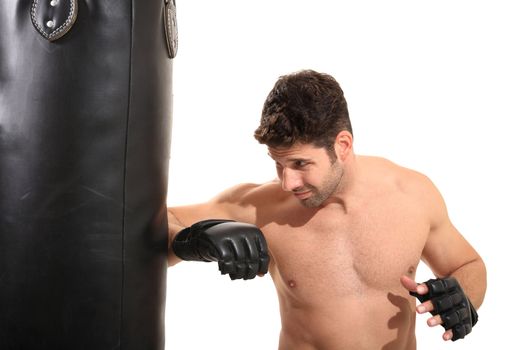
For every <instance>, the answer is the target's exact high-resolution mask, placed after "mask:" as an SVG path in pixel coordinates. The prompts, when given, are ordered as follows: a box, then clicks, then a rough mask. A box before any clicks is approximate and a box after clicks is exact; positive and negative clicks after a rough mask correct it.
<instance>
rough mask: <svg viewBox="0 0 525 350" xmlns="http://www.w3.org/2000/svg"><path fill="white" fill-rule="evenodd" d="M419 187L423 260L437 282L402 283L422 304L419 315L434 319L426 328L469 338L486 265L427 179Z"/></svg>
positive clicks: (447, 336) (449, 336) (482, 292)
mask: <svg viewBox="0 0 525 350" xmlns="http://www.w3.org/2000/svg"><path fill="white" fill-rule="evenodd" d="M422 184H423V186H422V188H423V191H421V193H423V201H424V203H426V207H427V210H428V213H429V219H430V230H429V233H428V237H427V240H426V243H425V247H424V249H423V252H422V260H423V261H424V262H425V263H426V264H427V265H428V266H429V267H430V268H431V270H432V271H433V272H434V274H435V275H436V277H437V278H438V279H439V280H438V281H435V280H430V281H427V283H424V284H420V285H417V284H416V282H415V281H413V280H411V279H410V278H409V277H407V276H403V277H402V278H401V283H402V284H403V285H404V286H405V288H407V290H409V291H410V292H411V294H412V295H413V296H417V297H418V299H420V300H421V301H422V303H421V305H419V306H418V307H417V310H418V313H425V312H431V313H432V314H433V315H434V317H431V318H430V319H428V321H427V324H428V325H429V326H436V325H442V326H443V327H445V328H446V329H447V331H446V332H445V333H444V334H443V339H445V340H450V339H452V340H455V339H459V338H462V337H464V336H465V335H466V334H468V333H469V332H470V330H471V327H472V326H473V325H474V324H475V322H476V321H477V313H476V310H477V309H478V308H479V307H480V306H481V304H482V302H483V299H484V296H485V291H486V288H487V282H486V269H485V264H484V263H483V260H482V259H481V257H480V256H479V254H478V253H477V252H476V251H475V249H474V248H473V247H472V246H471V245H470V244H469V243H468V242H467V240H466V239H465V238H464V237H463V236H462V235H461V234H460V233H459V232H458V230H457V229H456V228H455V227H454V225H453V224H452V222H451V221H450V218H449V216H448V213H447V209H446V205H445V202H444V200H443V198H442V197H441V195H440V193H439V191H438V190H437V188H436V187H435V186H434V185H433V184H432V183H431V181H430V180H429V179H427V178H426V177H425V178H424V180H423V181H422ZM456 281H457V282H456ZM429 287H430V288H429ZM462 295H463V297H462ZM441 309H443V310H441ZM469 310H470V311H469ZM441 316H443V317H444V318H445V319H443V318H442V317H441ZM448 324H453V325H454V326H449V325H448ZM449 327H450V328H449ZM458 327H459V328H458ZM453 330H454V331H453Z"/></svg>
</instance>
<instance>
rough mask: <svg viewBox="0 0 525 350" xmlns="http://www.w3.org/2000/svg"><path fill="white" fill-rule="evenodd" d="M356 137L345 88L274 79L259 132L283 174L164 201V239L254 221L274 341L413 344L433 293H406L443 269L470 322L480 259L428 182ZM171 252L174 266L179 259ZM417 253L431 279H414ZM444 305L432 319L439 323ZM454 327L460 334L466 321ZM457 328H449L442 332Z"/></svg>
mask: <svg viewBox="0 0 525 350" xmlns="http://www.w3.org/2000/svg"><path fill="white" fill-rule="evenodd" d="M352 137H353V134H352V127H351V124H350V120H349V117H348V110H347V105H346V101H345V99H344V95H343V92H342V90H341V88H340V87H339V85H338V83H337V82H336V81H335V80H334V79H333V78H332V77H331V76H329V75H326V74H320V73H317V72H314V71H301V72H298V73H294V74H290V75H287V76H284V77H281V78H280V79H279V80H278V81H277V83H276V84H275V86H274V88H273V89H272V91H271V92H270V94H269V95H268V98H267V100H266V102H265V104H264V108H263V112H262V118H261V123H260V126H259V128H258V129H257V130H256V131H255V138H256V139H257V140H258V141H259V142H260V143H262V144H265V145H267V146H268V151H269V155H270V157H271V158H272V159H273V160H274V161H275V165H276V169H277V175H278V178H279V179H278V180H275V181H272V182H269V183H265V184H260V185H258V184H241V185H238V186H235V187H233V188H230V189H228V190H226V191H224V192H223V193H221V194H219V195H218V196H216V197H215V198H213V199H211V200H210V201H209V202H206V203H202V204H197V205H190V206H183V207H175V208H170V210H169V211H170V213H169V218H170V225H171V228H170V231H171V232H170V236H171V240H172V241H175V240H176V238H175V236H176V234H177V232H178V231H179V230H180V226H189V225H191V224H193V223H195V222H198V221H201V220H204V219H212V218H221V219H231V220H235V221H241V222H245V223H251V224H254V225H256V226H257V227H259V228H260V229H261V231H262V232H263V234H264V237H265V238H266V241H267V243H268V248H269V253H270V266H269V271H270V274H271V276H272V279H273V281H274V283H275V286H276V290H277V293H278V298H279V303H280V314H281V322H282V330H281V335H280V342H279V349H280V350H348V349H384V350H389V349H390V350H392V349H399V350H407V349H415V348H416V338H415V318H416V312H418V313H425V312H431V311H434V312H435V311H436V310H435V309H434V308H435V307H436V308H437V307H438V306H436V304H440V302H439V301H438V300H437V299H433V300H428V301H425V302H423V303H421V304H419V305H417V307H416V299H415V298H414V297H413V296H411V295H410V294H409V292H410V293H411V294H412V295H414V296H418V297H419V298H421V299H422V300H424V299H425V297H428V296H429V286H430V285H432V287H433V288H434V289H433V292H432V293H434V295H437V296H438V298H439V296H440V295H444V294H440V292H439V291H438V290H437V289H439V285H440V284H450V283H452V282H451V281H453V280H451V279H445V278H448V277H454V278H455V280H456V281H458V282H459V285H460V286H461V287H462V290H461V288H460V287H456V288H455V291H456V292H457V291H459V294H458V295H459V296H461V297H463V299H462V300H463V301H462V304H461V305H462V306H463V307H465V303H467V304H469V306H467V307H466V308H463V310H462V311H461V312H463V314H464V316H465V315H466V313H467V312H468V317H466V316H465V317H466V318H465V327H466V328H469V327H470V326H471V325H472V323H475V320H473V318H474V317H475V315H474V314H475V312H476V311H475V309H477V308H479V306H480V305H481V303H482V301H483V298H484V294H485V289H486V270H485V266H484V263H483V261H482V259H481V258H480V256H479V255H478V253H477V252H476V251H475V250H474V249H473V248H472V246H471V245H470V244H469V243H468V242H467V241H466V240H465V239H464V238H463V236H461V234H460V233H459V232H458V231H457V229H456V228H455V227H454V226H453V225H452V223H451V222H450V219H449V217H448V215H447V210H446V207H445V203H444V201H443V198H442V197H441V195H440V193H439V192H438V190H437V189H436V187H435V186H434V185H433V183H432V182H431V181H430V180H429V179H428V178H427V177H426V176H424V175H422V174H420V173H418V172H416V171H413V170H410V169H407V168H404V167H401V166H399V165H396V164H394V163H392V162H390V161H388V160H386V159H382V158H377V157H369V156H360V155H356V154H354V151H353V147H352V140H353V138H352ZM170 254H171V256H170V264H174V263H177V262H178V261H180V259H178V258H177V256H176V255H174V254H173V252H172V251H171V249H170ZM420 261H424V262H425V263H426V264H427V265H428V266H429V267H430V268H431V269H432V271H433V272H434V274H435V275H436V278H438V280H437V282H436V281H434V282H431V281H428V283H422V284H417V283H416V282H415V281H414V277H415V273H416V269H417V267H418V264H419V262H420ZM436 283H437V289H436ZM463 292H464V293H463ZM445 294H446V293H445ZM458 295H456V297H458ZM467 296H468V297H467ZM447 300H449V299H447ZM441 304H443V303H442V302H441ZM441 304H440V305H441ZM440 307H444V308H445V309H446V308H447V307H446V306H440ZM469 307H470V308H472V309H471V310H469ZM457 310H458V306H456V307H454V308H453V310H452V311H454V312H453V314H458V313H461V312H460V311H457ZM456 311H457V312H456ZM440 314H441V315H444V313H441V312H439V314H436V315H435V316H432V317H430V318H429V320H428V325H429V326H436V325H442V323H443V322H444V320H443V319H442V317H441V316H440ZM443 318H447V319H449V318H450V315H449V316H447V317H443ZM449 321H450V320H449ZM469 322H470V323H469ZM452 323H453V322H452ZM447 327H448V328H451V327H450V326H447ZM447 327H445V328H446V329H447ZM462 327H463V326H462ZM461 332H463V334H456V336H457V337H458V338H462V337H463V336H464V335H465V333H468V332H470V329H466V331H465V329H464V330H463V331H461ZM453 336H454V331H453V330H452V329H448V330H446V331H445V332H444V334H443V339H444V340H450V339H452V337H453ZM454 340H455V339H454Z"/></svg>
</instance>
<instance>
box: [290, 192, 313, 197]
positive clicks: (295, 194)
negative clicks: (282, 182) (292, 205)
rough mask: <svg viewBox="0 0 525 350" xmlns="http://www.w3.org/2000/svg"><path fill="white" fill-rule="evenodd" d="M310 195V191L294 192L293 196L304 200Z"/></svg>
mask: <svg viewBox="0 0 525 350" xmlns="http://www.w3.org/2000/svg"><path fill="white" fill-rule="evenodd" d="M311 193H312V191H304V192H294V196H295V197H296V198H297V199H306V198H308V197H310V194H311Z"/></svg>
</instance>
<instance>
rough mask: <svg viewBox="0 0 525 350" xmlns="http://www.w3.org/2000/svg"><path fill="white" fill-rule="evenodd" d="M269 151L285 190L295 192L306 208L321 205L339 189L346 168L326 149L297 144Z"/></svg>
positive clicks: (270, 148)
mask: <svg viewBox="0 0 525 350" xmlns="http://www.w3.org/2000/svg"><path fill="white" fill-rule="evenodd" d="M268 150H269V155H270V157H272V159H273V160H274V161H275V166H276V169H277V175H278V176H279V180H281V186H282V188H283V190H284V191H289V192H292V193H293V194H294V195H295V197H296V198H297V199H299V201H300V202H301V204H303V205H304V206H305V207H308V208H314V207H318V206H320V205H321V204H322V203H323V202H324V201H325V200H326V199H328V198H329V197H330V196H331V195H332V194H333V193H334V192H335V191H336V190H337V188H338V186H339V184H340V182H341V178H342V176H343V173H344V169H343V166H342V164H341V162H340V161H339V160H338V159H335V160H333V161H332V160H331V159H330V157H329V155H328V152H327V151H326V149H324V148H318V147H315V146H313V145H310V144H296V145H293V146H292V147H287V148H272V147H269V148H268Z"/></svg>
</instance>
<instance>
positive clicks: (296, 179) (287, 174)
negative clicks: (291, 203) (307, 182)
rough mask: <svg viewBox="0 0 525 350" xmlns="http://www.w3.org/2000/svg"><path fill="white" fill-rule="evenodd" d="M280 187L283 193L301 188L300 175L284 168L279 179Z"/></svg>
mask: <svg viewBox="0 0 525 350" xmlns="http://www.w3.org/2000/svg"><path fill="white" fill-rule="evenodd" d="M281 186H282V188H283V190H285V191H293V190H296V189H300V188H301V187H302V186H303V181H302V179H301V175H300V174H298V173H297V171H294V170H293V169H289V168H284V169H283V171H282V177H281Z"/></svg>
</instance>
